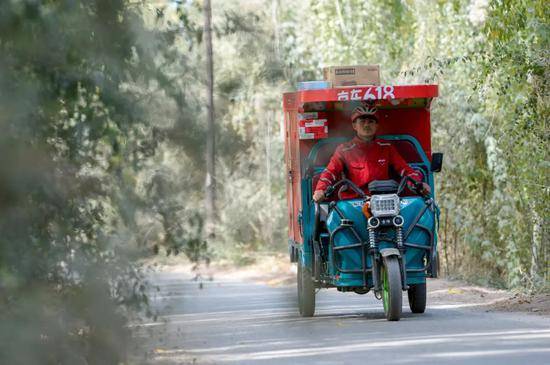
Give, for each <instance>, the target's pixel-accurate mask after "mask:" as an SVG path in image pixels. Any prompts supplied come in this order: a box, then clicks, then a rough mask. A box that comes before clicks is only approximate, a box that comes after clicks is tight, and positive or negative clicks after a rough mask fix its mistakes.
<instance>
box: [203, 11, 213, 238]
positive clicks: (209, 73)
mask: <svg viewBox="0 0 550 365" xmlns="http://www.w3.org/2000/svg"><path fill="white" fill-rule="evenodd" d="M211 20H212V9H211V7H210V0H204V44H205V46H206V80H207V81H206V85H207V89H208V90H207V95H208V96H207V99H208V100H207V105H206V110H207V112H206V113H207V133H206V179H205V200H206V201H205V203H206V224H205V228H206V234H207V236H208V237H209V238H213V237H214V236H215V229H214V228H215V225H216V166H215V157H216V149H215V143H216V131H215V126H214V63H213V60H212V26H211Z"/></svg>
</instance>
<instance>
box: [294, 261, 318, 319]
mask: <svg viewBox="0 0 550 365" xmlns="http://www.w3.org/2000/svg"><path fill="white" fill-rule="evenodd" d="M296 279H297V281H298V308H299V310H300V315H301V316H302V317H313V314H314V313H315V286H314V285H313V279H312V277H311V270H309V269H308V268H307V267H303V266H302V263H301V262H300V260H298V275H297V278H296Z"/></svg>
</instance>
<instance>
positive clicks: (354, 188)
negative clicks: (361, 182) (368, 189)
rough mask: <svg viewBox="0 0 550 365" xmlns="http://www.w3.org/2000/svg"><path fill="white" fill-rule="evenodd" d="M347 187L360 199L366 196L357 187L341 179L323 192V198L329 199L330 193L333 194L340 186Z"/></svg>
mask: <svg viewBox="0 0 550 365" xmlns="http://www.w3.org/2000/svg"><path fill="white" fill-rule="evenodd" d="M344 184H345V185H348V186H349V187H350V188H351V190H353V191H355V192H356V193H357V195H359V196H360V197H361V198H362V199H366V197H367V196H366V195H365V193H364V192H363V190H361V189H360V188H359V187H358V186H357V185H355V184H354V183H353V182H351V181H350V180H348V179H342V180H340V181H337V182H336V183H334V184H333V185H331V186H329V187H328V188H327V189H326V190H325V197H329V196H330V195H332V193H334V191H335V190H336V189H337V188H339V187H340V186H342V185H344Z"/></svg>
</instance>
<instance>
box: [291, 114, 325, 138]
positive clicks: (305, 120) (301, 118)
mask: <svg viewBox="0 0 550 365" xmlns="http://www.w3.org/2000/svg"><path fill="white" fill-rule="evenodd" d="M298 134H299V139H321V138H327V137H328V119H327V113H323V112H312V113H301V114H298Z"/></svg>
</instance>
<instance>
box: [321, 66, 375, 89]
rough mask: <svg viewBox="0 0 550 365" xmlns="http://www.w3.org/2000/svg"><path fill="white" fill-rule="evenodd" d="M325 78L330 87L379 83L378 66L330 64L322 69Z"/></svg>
mask: <svg viewBox="0 0 550 365" xmlns="http://www.w3.org/2000/svg"><path fill="white" fill-rule="evenodd" d="M323 76H324V78H325V80H327V81H330V82H331V83H332V87H338V86H354V85H380V66H378V65H363V66H361V65H358V66H331V67H325V68H324V69H323Z"/></svg>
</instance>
